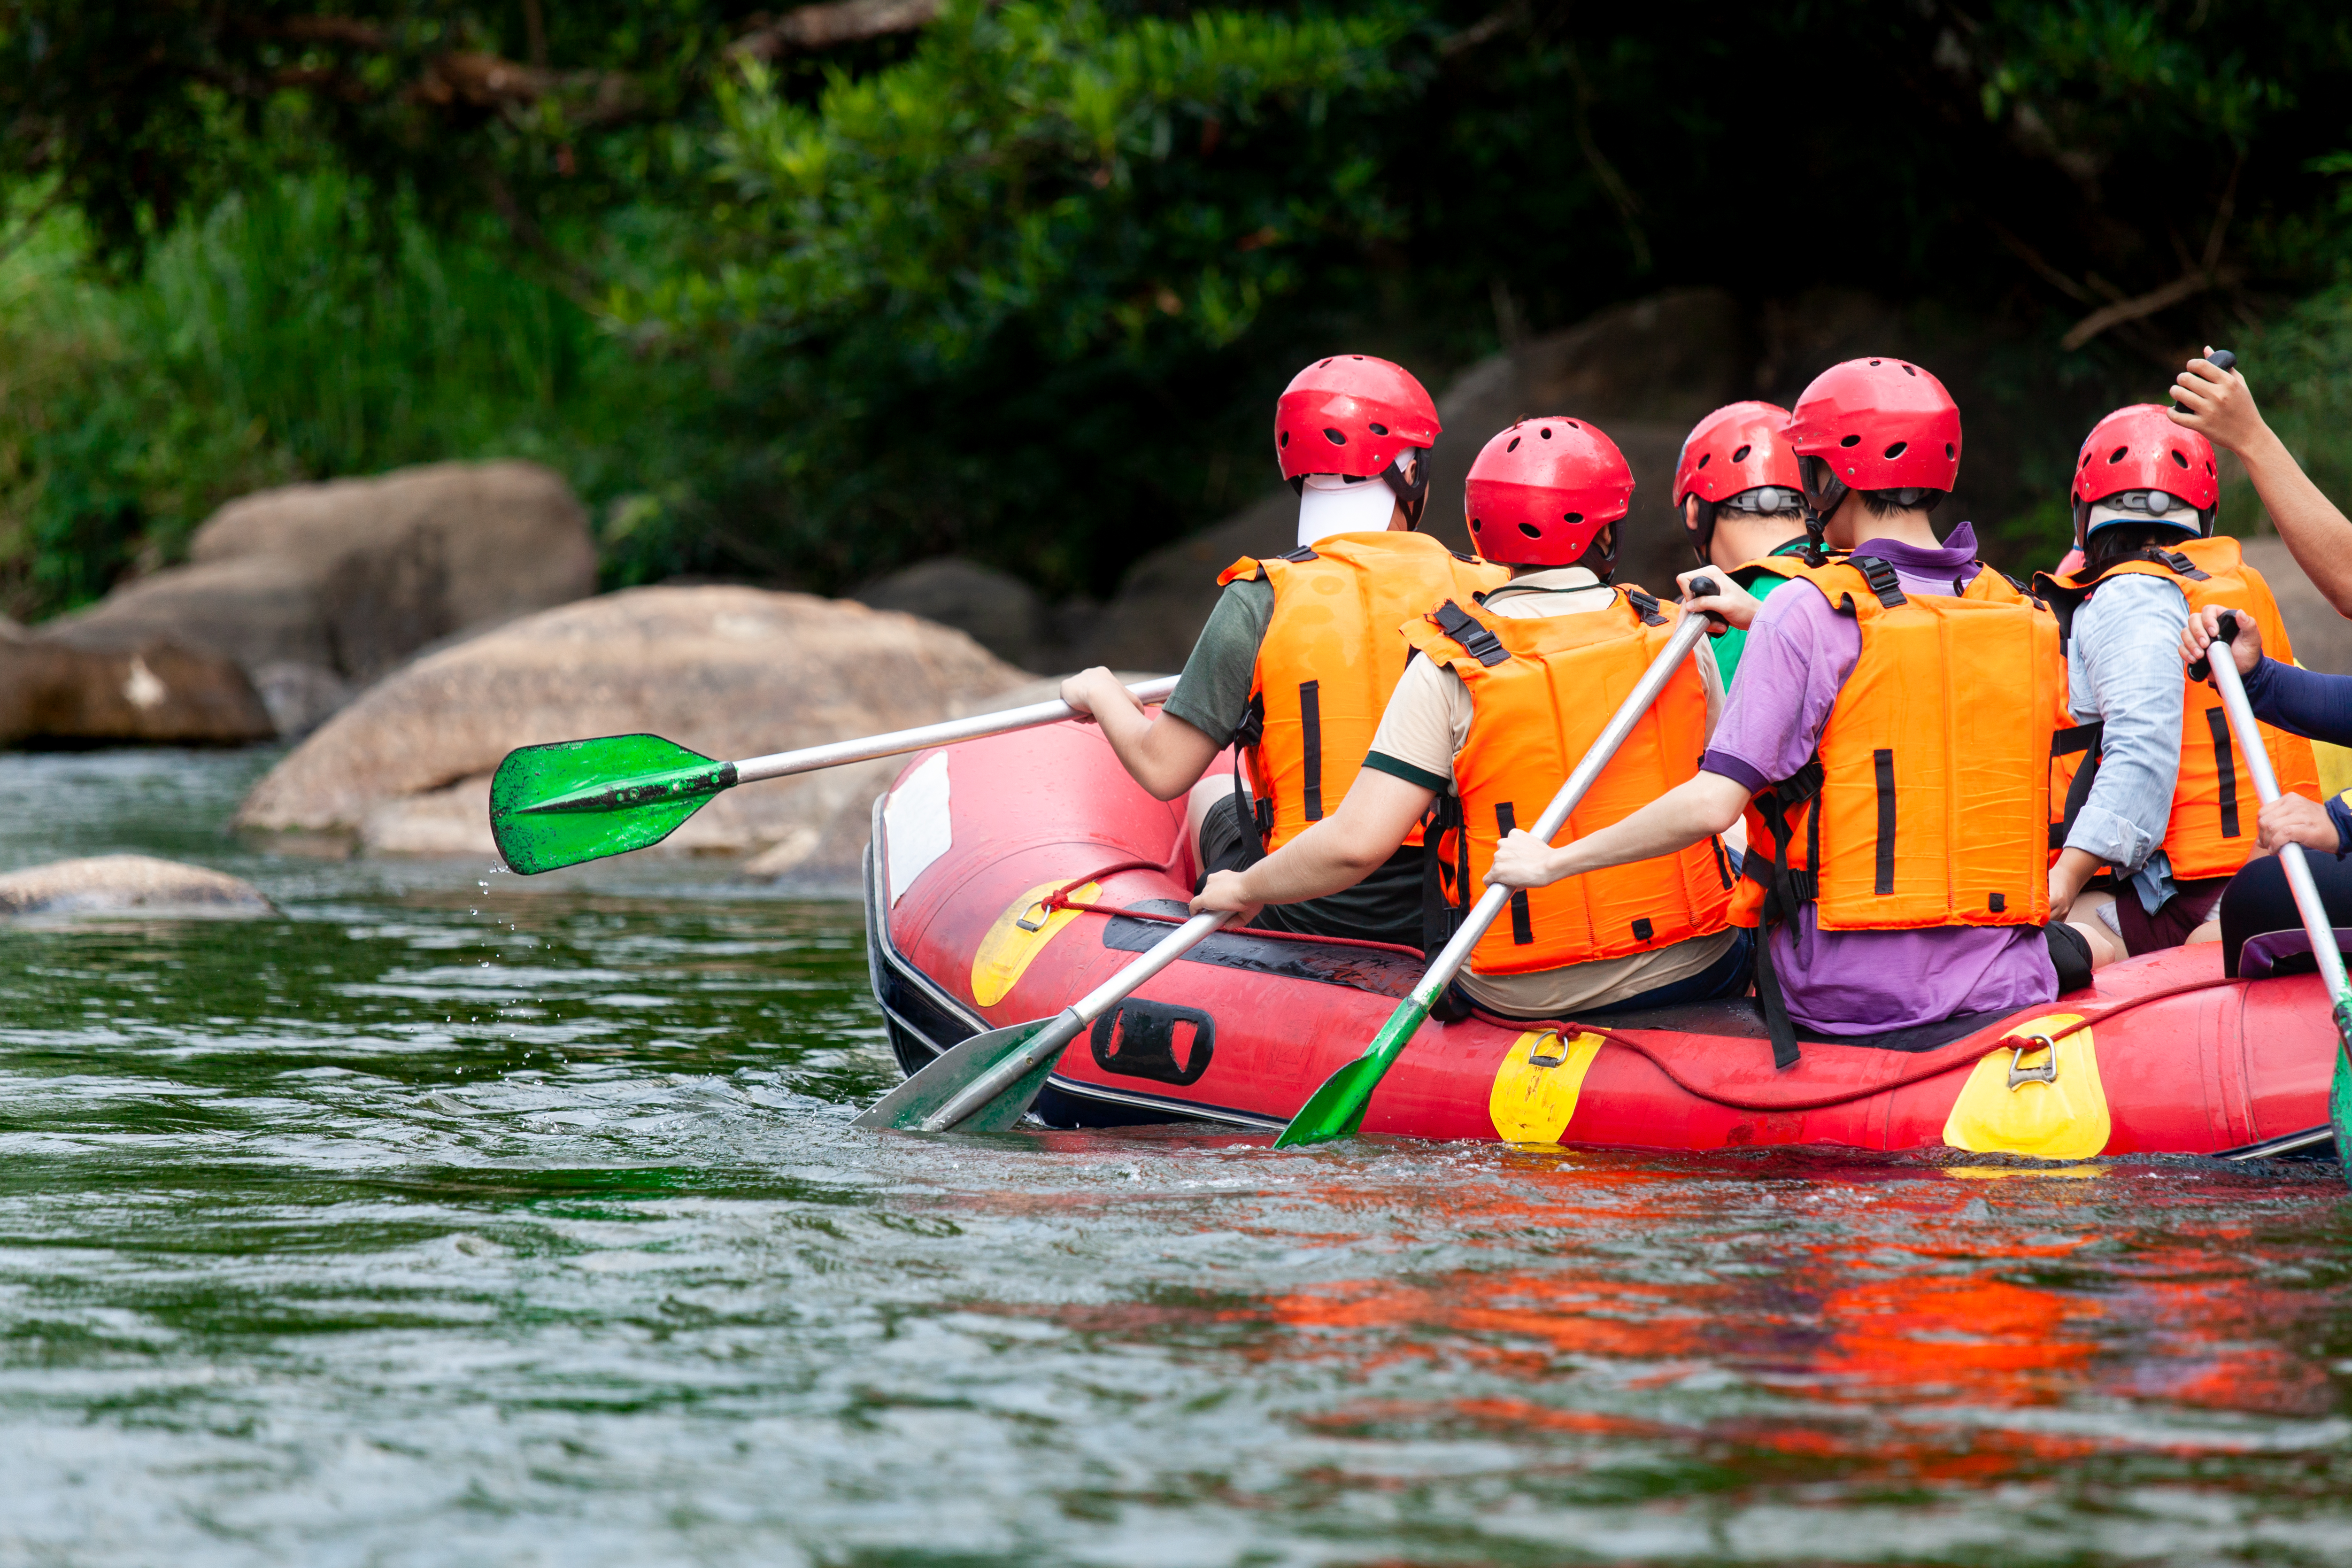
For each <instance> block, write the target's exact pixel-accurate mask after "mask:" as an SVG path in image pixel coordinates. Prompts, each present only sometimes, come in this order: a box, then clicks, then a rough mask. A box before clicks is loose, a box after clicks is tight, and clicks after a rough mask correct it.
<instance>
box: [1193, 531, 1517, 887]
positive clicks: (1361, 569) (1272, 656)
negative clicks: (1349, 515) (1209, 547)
mask: <svg viewBox="0 0 2352 1568" xmlns="http://www.w3.org/2000/svg"><path fill="white" fill-rule="evenodd" d="M1244 577H1250V578H1256V579H1259V580H1261V581H1263V582H1265V583H1266V584H1270V585H1271V586H1272V587H1273V589H1274V616H1273V618H1272V619H1271V620H1269V621H1268V622H1267V623H1266V627H1265V639H1264V640H1263V641H1262V642H1260V643H1259V644H1258V649H1257V668H1256V669H1255V672H1253V674H1252V675H1251V678H1250V707H1249V715H1248V717H1247V718H1246V719H1245V720H1244V721H1243V724H1242V731H1241V733H1240V734H1239V735H1238V736H1237V737H1236V740H1237V742H1239V743H1240V744H1241V745H1242V746H1243V747H1244V748H1245V749H1246V750H1247V751H1248V752H1249V768H1250V783H1251V786H1252V793H1253V794H1254V795H1255V797H1256V800H1257V829H1258V835H1259V837H1261V838H1263V839H1264V840H1265V847H1266V848H1267V849H1268V850H1275V849H1279V848H1281V847H1283V846H1284V845H1285V844H1287V843H1289V842H1290V841H1291V840H1292V839H1294V838H1296V837H1298V836H1299V835H1300V834H1301V833H1303V832H1305V831H1306V830H1307V825H1308V824H1309V823H1313V822H1320V821H1321V820H1322V819H1323V818H1324V817H1325V816H1328V815H1329V814H1330V813H1332V812H1334V811H1336V810H1338V809H1339V802H1340V801H1342V800H1344V799H1346V798H1347V795H1348V786H1349V785H1350V784H1354V783H1355V782H1356V774H1357V773H1359V772H1360V771H1361V769H1362V768H1363V765H1364V753H1365V752H1369V751H1370V750H1371V749H1372V731H1375V730H1376V729H1378V728H1379V727H1380V722H1381V711H1382V710H1384V709H1386V708H1387V707H1388V705H1389V694H1390V693H1391V692H1392V691H1394V690H1395V689H1396V684H1397V682H1398V681H1399V680H1400V679H1402V678H1403V676H1404V666H1405V660H1406V659H1407V658H1411V657H1412V648H1410V647H1407V646H1406V645H1405V640H1404V638H1402V637H1399V636H1398V635H1397V632H1396V627H1397V623H1399V622H1400V621H1402V620H1403V619H1405V618H1406V617H1407V616H1418V615H1420V614H1422V613H1423V611H1425V610H1427V609H1428V608H1429V607H1430V606H1431V605H1434V604H1437V603H1438V602H1440V601H1441V600H1444V599H1449V598H1455V599H1467V598H1469V597H1471V596H1472V595H1475V594H1480V593H1484V592H1485V591H1486V590H1487V589H1489V588H1495V587H1499V586H1500V585H1502V584H1505V583H1507V582H1509V581H1510V577H1511V573H1510V568H1508V567H1507V566H1490V565H1488V564H1487V563H1485V562H1483V561H1479V560H1477V559H1475V557H1472V556H1467V555H1456V554H1454V552H1452V551H1450V550H1448V549H1446V548H1445V546H1444V545H1443V544H1440V543H1439V542H1437V541H1436V540H1434V539H1432V538H1430V537H1429V536H1428V535H1427V534H1425V533H1339V534H1333V535H1331V536H1330V537H1329V538H1328V539H1321V540H1318V541H1317V542H1315V543H1314V544H1312V545H1309V546H1307V548H1305V549H1301V550H1295V551H1293V552H1290V553H1289V554H1287V555H1278V556H1276V557H1274V558H1273V559H1271V560H1267V561H1255V560H1252V559H1251V558H1250V557H1248V556H1246V555H1244V556H1243V557H1242V558H1241V559H1240V560H1239V561H1236V562H1234V563H1233V564H1232V565H1231V566H1228V567H1226V568H1225V570H1224V572H1223V574H1222V575H1221V576H1219V577H1218V579H1217V582H1218V584H1219V585H1220V586H1222V585H1223V584H1227V583H1231V582H1234V580H1235V579H1237V578H1244ZM1236 765H1238V759H1237V760H1236ZM1405 842H1406V843H1408V844H1418V843H1420V842H1421V831H1420V829H1418V828H1415V829H1414V830H1413V832H1412V836H1411V837H1408V838H1407V839H1406V840H1405Z"/></svg>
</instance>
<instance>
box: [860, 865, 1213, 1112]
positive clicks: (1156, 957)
mask: <svg viewBox="0 0 2352 1568" xmlns="http://www.w3.org/2000/svg"><path fill="white" fill-rule="evenodd" d="M1229 918H1231V917H1229V916H1228V915H1226V914H1224V913H1223V912H1220V911H1216V910H1212V911H1210V912H1209V913H1207V914H1199V915H1194V916H1193V917H1192V919H1191V920H1188V921H1185V922H1184V923H1183V924H1182V925H1181V926H1178V927H1177V928H1176V929H1175V930H1173V931H1170V932H1169V933H1168V934H1167V935H1166V936H1164V937H1162V938H1160V941H1159V942H1156V943H1155V944H1153V946H1152V948H1151V950H1150V952H1146V953H1145V954H1144V955H1143V956H1142V957H1140V958H1139V959H1137V960H1136V961H1135V962H1134V963H1130V964H1129V965H1128V966H1127V967H1126V968H1124V969H1121V970H1120V971H1119V972H1118V973H1117V974H1114V975H1112V976H1111V977H1110V978H1109V979H1108V980H1106V981H1104V982H1103V983H1102V984H1100V985H1097V986H1096V987H1095V988H1094V989H1093V990H1092V991H1089V992H1087V994H1085V995H1084V996H1082V997H1080V998H1079V999H1078V1000H1077V1001H1076V1002H1074V1003H1072V1004H1071V1005H1069V1006H1067V1007H1065V1008H1063V1009H1062V1010H1061V1011H1060V1012H1059V1013H1057V1014H1055V1016H1053V1017H1051V1018H1044V1019H1038V1020H1034V1021H1033V1022H1030V1023H1026V1024H1014V1025H1013V1026H1010V1027H1007V1028H1003V1029H992V1030H990V1031H989V1032H988V1033H987V1034H984V1035H975V1036H974V1037H971V1039H969V1040H966V1041H964V1042H963V1043H962V1044H961V1045H959V1046H957V1047H955V1048H954V1049H952V1050H950V1051H946V1052H943V1053H941V1055H940V1057H939V1058H938V1059H936V1060H934V1061H932V1062H931V1063H929V1065H928V1066H926V1067H925V1068H923V1070H922V1071H920V1072H919V1073H917V1074H916V1075H915V1076H914V1077H912V1078H910V1079H908V1080H907V1081H906V1082H904V1083H902V1084H900V1085H899V1086H898V1088H896V1089H892V1090H891V1091H890V1092H889V1093H888V1094H886V1095H884V1096H883V1097H882V1098H881V1099H880V1100H877V1101H875V1103H874V1105H873V1108H872V1109H871V1110H867V1111H866V1113H865V1114H864V1115H862V1116H860V1117H859V1118H858V1119H857V1121H856V1125H857V1126H859V1127H895V1128H898V1129H901V1130H903V1131H915V1132H955V1131H967V1132H1002V1131H1005V1130H1006V1129H1007V1128H1010V1127H1012V1126H1013V1125H1014V1124H1015V1123H1016V1122H1018V1121H1020V1120H1021V1119H1022V1117H1024V1116H1025V1115H1027V1114H1028V1112H1029V1108H1030V1106H1032V1105H1034V1104H1035V1103H1036V1100H1037V1095H1038V1092H1039V1091H1040V1090H1041V1089H1044V1088H1045V1080H1046V1079H1048V1078H1050V1077H1051V1076H1053V1071H1054V1065H1055V1063H1056V1062H1058V1061H1059V1060H1061V1057H1062V1052H1063V1050H1064V1049H1065V1048H1066V1047H1067V1046H1068V1045H1069V1043H1070V1042H1071V1041H1072V1040H1075V1039H1076V1038H1077V1037H1079V1036H1080V1035H1082V1034H1084V1033H1085V1032H1086V1031H1087V1029H1088V1028H1089V1027H1091V1026H1093V1024H1094V1022H1095V1020H1096V1019H1097V1018H1099V1017H1101V1016H1103V1015H1104V1014H1106V1013H1108V1012H1109V1011H1110V1010H1111V1009H1112V1008H1114V1007H1116V1006H1118V1005H1119V1004H1120V1003H1121V1002H1124V1001H1126V1000H1127V998H1128V997H1129V995H1131V994H1134V992H1135V991H1136V989H1137V988H1138V987H1139V986H1141V985H1142V984H1144V983H1145V982H1146V981H1148V980H1150V978H1151V977H1152V976H1153V975H1155V974H1157V973H1160V971H1161V970H1163V969H1165V968H1167V967H1168V966H1169V965H1170V964H1171V963H1175V962H1176V961H1177V960H1178V959H1180V958H1181V957H1183V956H1184V955H1185V954H1186V953H1188V952H1192V949H1194V948H1196V947H1198V946H1200V945H1201V942H1202V940H1203V939H1204V938H1206V937H1207V936H1208V935H1209V933H1210V932H1212V931H1215V930H1216V929H1217V928H1218V927H1219V926H1221V925H1223V924H1224V923H1225V921H1227V920H1228V919H1229Z"/></svg>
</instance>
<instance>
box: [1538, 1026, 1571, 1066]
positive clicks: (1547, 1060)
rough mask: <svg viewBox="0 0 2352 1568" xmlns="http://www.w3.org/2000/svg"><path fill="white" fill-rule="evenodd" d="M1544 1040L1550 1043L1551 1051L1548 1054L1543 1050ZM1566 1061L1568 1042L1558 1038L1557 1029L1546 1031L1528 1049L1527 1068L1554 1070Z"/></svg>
mask: <svg viewBox="0 0 2352 1568" xmlns="http://www.w3.org/2000/svg"><path fill="white" fill-rule="evenodd" d="M1546 1040H1549V1041H1550V1042H1551V1049H1550V1050H1549V1052H1547V1051H1546V1050H1545V1048H1544V1042H1545V1041H1546ZM1566 1060H1568V1042H1567V1041H1566V1040H1564V1039H1562V1038H1561V1037H1560V1033H1559V1030H1558V1029H1546V1030H1545V1031H1544V1032H1543V1033H1542V1034H1540V1035H1538V1036H1537V1037H1536V1043H1535V1044H1534V1045H1532V1046H1529V1047H1528V1066H1529V1067H1531V1068H1556V1067H1558V1066H1559V1064H1560V1063H1562V1062H1564V1061H1566Z"/></svg>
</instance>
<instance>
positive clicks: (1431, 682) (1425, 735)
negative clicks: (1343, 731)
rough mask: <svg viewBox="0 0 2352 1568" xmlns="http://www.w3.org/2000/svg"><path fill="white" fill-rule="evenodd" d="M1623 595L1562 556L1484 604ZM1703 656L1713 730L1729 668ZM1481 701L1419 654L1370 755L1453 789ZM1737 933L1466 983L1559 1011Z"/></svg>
mask: <svg viewBox="0 0 2352 1568" xmlns="http://www.w3.org/2000/svg"><path fill="white" fill-rule="evenodd" d="M1615 598H1616V595H1615V593H1614V592H1613V591H1612V590H1611V589H1610V588H1609V587H1608V586H1607V585H1606V584H1603V583H1602V582H1601V580H1600V579H1599V578H1598V577H1595V576H1594V575H1593V574H1591V572H1590V571H1588V570H1586V569H1585V568H1584V567H1581V566H1561V567H1556V568H1553V569H1552V570H1549V571H1545V572H1530V573H1528V574H1525V575H1523V576H1518V577H1514V578H1512V579H1511V581H1510V582H1508V583H1507V584H1504V585H1503V586H1502V587H1500V588H1497V589H1496V590H1495V591H1494V592H1493V593H1491V594H1489V595H1486V610H1487V612H1488V613H1489V614H1491V615H1494V616H1501V617H1505V618H1507V619H1513V620H1520V619H1525V620H1541V619H1544V618H1546V617H1548V616H1579V615H1590V614H1592V613H1593V612H1595V611H1599V610H1605V609H1607V608H1608V607H1609V606H1610V605H1611V604H1612V602H1613V601H1614V600H1615ZM1696 656H1697V658H1698V678H1699V684H1700V685H1701V686H1703V687H1704V688H1705V689H1706V730H1707V733H1708V734H1709V735H1712V734H1714V733H1715V723H1716V720H1717V718H1719V717H1721V715H1722V712H1723V676H1722V673H1721V672H1720V671H1719V670H1718V669H1717V668H1716V663H1715V650H1714V649H1713V648H1711V647H1708V646H1707V644H1706V642H1705V641H1704V640H1702V641H1701V642H1700V643H1699V645H1698V647H1697V650H1696ZM1474 711H1475V708H1474V705H1473V703H1472V701H1471V698H1470V689H1469V688H1468V687H1467V686H1465V685H1464V684H1463V683H1462V678H1461V677H1460V676H1458V675H1456V674H1454V671H1453V670H1452V669H1450V668H1446V667H1445V666H1444V665H1441V664H1436V663H1433V662H1432V661H1430V660H1429V659H1426V658H1414V659H1413V660H1412V662H1411V663H1410V664H1408V665H1406V666H1405V670H1404V679H1402V680H1400V681H1398V682H1397V689H1396V690H1395V692H1394V693H1392V694H1391V696H1390V698H1389V705H1388V708H1387V710H1386V711H1384V712H1382V713H1381V723H1380V728H1379V730H1378V731H1375V732H1374V734H1373V736H1372V747H1371V752H1372V756H1373V757H1375V758H1380V759H1383V760H1386V761H1390V762H1394V763H1403V764H1404V767H1403V768H1391V769H1385V770H1383V771H1385V772H1391V773H1397V774H1398V775H1399V776H1401V777H1405V776H1411V775H1409V774H1408V773H1406V771H1405V770H1407V769H1409V770H1411V773H1412V774H1417V775H1419V776H1418V777H1416V778H1414V779H1413V781H1412V782H1414V783H1431V781H1435V780H1443V781H1444V785H1445V788H1446V791H1447V793H1449V794H1451V793H1453V790H1454V782H1453V781H1454V758H1455V757H1456V756H1458V755H1460V754H1461V752H1462V748H1463V747H1464V746H1465V745H1467V744H1468V743H1469V741H1470V720H1471V716H1472V714H1473V713H1474ZM1367 765H1368V766H1371V767H1375V768H1377V767H1379V766H1380V763H1379V762H1373V761H1369V760H1368V762H1367ZM1432 787H1435V785H1434V784H1432ZM1736 940H1737V938H1736V937H1735V936H1734V934H1733V933H1732V932H1731V931H1717V933H1716V934H1715V935H1713V936H1700V937H1693V938H1691V939H1690V940H1689V941H1687V942H1675V944H1674V945H1673V946H1671V947H1662V948H1660V949H1658V950H1657V951H1656V952H1637V953H1634V954H1633V956H1631V957H1629V958H1605V959H1599V960H1596V961H1594V962H1593V963H1571V964H1570V965H1568V966H1567V967H1565V968H1562V969H1546V970H1540V971H1538V972H1537V973H1533V974H1474V973H1471V972H1470V971H1469V970H1468V969H1466V968H1465V969H1464V970H1463V972H1462V975H1461V980H1462V988H1463V989H1464V990H1465V991H1467V992H1468V993H1469V994H1471V996H1472V997H1473V998H1474V999H1475V1000H1476V1001H1477V1002H1478V1003H1479V1004H1480V1005H1482V1006H1486V1007H1492V1008H1494V1009H1495V1010H1496V1011H1497V1012H1502V1013H1512V1014H1517V1015H1518V1016H1522V1017H1529V1018H1556V1017H1561V1016H1569V1015H1572V1014H1575V1013H1579V1012H1590V1011H1591V1010H1593V1009H1595V1008H1599V1007H1606V1006H1610V1005H1614V1004H1616V1003H1619V1002H1622V1001H1623V1000H1625V999H1626V998H1627V997H1630V996H1637V995H1639V994H1641V993H1643V992H1644V991H1650V990H1654V989H1656V988H1657V987H1658V986H1661V985H1671V984H1674V983H1675V981H1677V980H1687V979H1689V978H1690V977H1691V976H1692V975H1694V974H1697V973H1701V972H1703V971H1705V970H1706V968H1707V967H1708V966H1709V965H1711V964H1713V963H1715V962H1716V961H1717V960H1718V959H1720V958H1721V957H1722V956H1723V954H1724V950H1725V949H1727V948H1728V947H1729V946H1730V945H1731V944H1732V942H1734V941H1736Z"/></svg>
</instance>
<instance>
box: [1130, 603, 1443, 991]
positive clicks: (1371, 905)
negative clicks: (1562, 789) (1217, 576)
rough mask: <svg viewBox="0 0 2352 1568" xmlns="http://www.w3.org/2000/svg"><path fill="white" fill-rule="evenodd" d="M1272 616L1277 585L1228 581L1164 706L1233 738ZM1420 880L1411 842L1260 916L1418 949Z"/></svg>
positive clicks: (1294, 927) (1306, 930) (1309, 931)
mask: <svg viewBox="0 0 2352 1568" xmlns="http://www.w3.org/2000/svg"><path fill="white" fill-rule="evenodd" d="M1273 619H1274V585H1273V584H1270V583H1265V582H1259V581H1256V580H1255V579H1250V578H1241V579H1237V580H1235V581H1234V582H1231V583H1228V584H1225V591H1224V593H1223V594H1222V595H1219V596H1218V599H1217V607H1216V608H1215V609H1213V610H1212V611H1210V612H1209V619H1208V623H1207V624H1206V625H1205V626H1202V628H1201V636H1200V637H1199V639H1198V640H1197V641H1195V642H1194V643H1193V644H1192V657H1191V658H1187V659H1185V661H1184V671H1183V674H1182V675H1181V676H1180V677H1178V679H1177V681H1176V689H1175V690H1174V691H1172V692H1171V693H1170V694H1169V697H1168V700H1167V702H1166V703H1165V704H1164V705H1163V706H1162V709H1161V711H1163V712H1166V713H1168V714H1171V715H1172V716H1173V717H1175V718H1178V719H1181V720H1182V721H1184V722H1186V723H1187V724H1190V725H1192V728H1194V729H1195V730H1198V731H1201V733H1202V734H1203V735H1206V736H1208V737H1209V738H1210V739H1211V740H1213V741H1214V742H1216V743H1217V744H1218V745H1220V746H1227V745H1231V744H1232V743H1233V739H1234V731H1237V730H1239V729H1240V728H1241V725H1242V721H1243V719H1244V717H1245V716H1246V715H1247V713H1248V711H1249V700H1250V687H1251V685H1252V684H1253V682H1254V679H1255V675H1256V671H1257V650H1258V647H1259V645H1260V644H1262V643H1263V642H1265V628H1266V626H1268V625H1269V624H1270V623H1271V622H1272V621H1273ZM1421 883H1422V852H1421V847H1420V846H1418V845H1411V846H1407V847H1401V848H1399V849H1398V850H1397V852H1396V853H1395V854H1394V855H1391V856H1390V857H1389V858H1388V860H1387V862H1386V863H1385V864H1383V865H1382V866H1381V868H1379V869H1377V870H1375V871H1374V872H1372V874H1371V875H1370V876H1369V877H1366V878H1365V879H1363V880H1362V881H1360V882H1359V883H1357V884H1356V885H1355V886H1354V887H1352V888H1348V889H1342V890H1341V891H1339V892H1337V893H1332V894H1329V895H1328V896H1326V897H1324V898H1320V899H1308V900H1305V901H1304V902H1301V903H1296V904H1268V905H1267V906H1266V907H1265V911H1264V912H1263V913H1262V914H1260V915H1259V916H1258V918H1257V920H1256V921H1255V924H1257V925H1259V926H1262V927H1264V928H1265V929H1266V930H1269V931H1295V932H1297V933H1299V934H1300V935H1304V936H1345V937H1354V938H1357V939H1358V940H1360V941H1363V942H1395V943H1397V944H1398V945H1400V946H1402V947H1414V948H1417V947H1419V946H1421V934H1422V933H1421Z"/></svg>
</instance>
